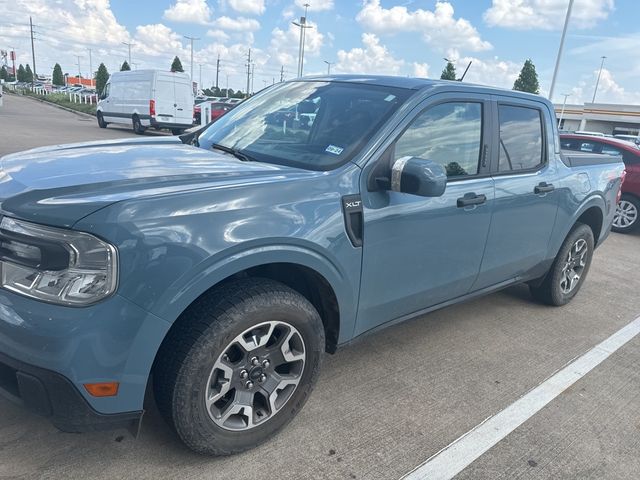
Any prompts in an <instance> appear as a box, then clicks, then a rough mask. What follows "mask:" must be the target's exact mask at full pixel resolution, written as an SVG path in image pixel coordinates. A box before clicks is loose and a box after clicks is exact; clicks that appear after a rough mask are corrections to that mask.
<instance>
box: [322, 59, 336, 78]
mask: <svg viewBox="0 0 640 480" xmlns="http://www.w3.org/2000/svg"><path fill="white" fill-rule="evenodd" d="M324 63H326V64H327V75H331V65H334V63H335V62H327V61H326V60H325V61H324Z"/></svg>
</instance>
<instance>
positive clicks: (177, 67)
mask: <svg viewBox="0 0 640 480" xmlns="http://www.w3.org/2000/svg"><path fill="white" fill-rule="evenodd" d="M171 71H172V72H184V68H182V62H181V61H180V59H179V58H178V56H177V55H176V56H175V58H174V59H173V62H171Z"/></svg>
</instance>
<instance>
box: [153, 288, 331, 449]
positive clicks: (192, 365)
mask: <svg viewBox="0 0 640 480" xmlns="http://www.w3.org/2000/svg"><path fill="white" fill-rule="evenodd" d="M281 321H284V322H287V324H288V325H290V326H293V327H294V329H297V330H296V331H297V332H299V334H300V336H301V337H302V339H303V341H304V344H303V347H304V354H305V355H304V368H303V369H302V371H301V372H300V373H299V379H300V380H299V383H298V384H297V386H296V387H295V389H294V390H293V392H292V393H290V394H289V396H288V397H287V398H286V399H285V400H284V402H283V403H282V405H281V406H280V407H279V408H280V409H279V410H277V411H276V412H275V413H273V414H271V413H270V414H268V415H267V418H268V419H267V420H264V421H262V423H257V424H256V425H254V426H252V427H251V428H249V429H246V430H240V431H237V430H236V431H233V430H229V429H225V428H224V425H223V426H221V425H219V424H218V423H216V422H215V421H214V420H213V417H212V416H211V412H210V411H209V410H208V408H207V406H206V401H205V395H209V392H210V389H211V388H212V387H211V385H212V378H213V377H212V375H213V372H215V368H214V367H215V365H218V364H219V362H220V361H221V359H222V358H223V357H224V354H225V353H227V352H229V351H230V350H229V348H230V345H234V341H235V340H234V339H237V338H238V336H241V335H243V332H247V331H249V330H250V329H251V328H252V327H255V328H259V326H260V325H261V324H263V322H273V323H278V322H281ZM250 331H251V333H253V332H255V330H250ZM246 338H254V337H251V336H249V337H246ZM286 342H287V341H286V340H285V343H286ZM324 347H325V343H324V328H323V325H322V320H321V319H320V316H319V314H318V312H317V311H316V309H315V308H314V307H313V305H311V303H310V302H309V301H308V300H307V299H306V298H304V297H303V296H302V295H300V294H299V293H297V292H295V291H294V290H292V289H290V288H289V287H287V286H286V285H283V284H281V283H279V282H276V281H273V280H268V279H261V278H247V279H242V280H237V281H233V282H229V283H227V284H226V285H223V286H221V287H220V288H217V289H214V290H212V291H211V292H209V293H207V294H205V295H203V296H202V297H201V298H200V299H198V300H197V301H196V302H195V303H194V304H193V305H191V306H190V307H189V308H188V309H187V310H186V311H185V312H184V313H183V314H182V316H181V317H180V318H179V319H178V320H177V321H176V324H175V325H174V327H173V328H172V329H171V331H170V333H169V335H168V336H167V339H166V340H165V341H164V342H163V345H162V347H161V348H160V351H159V352H158V356H157V360H156V364H155V366H154V374H153V375H154V382H153V385H154V393H155V398H156V402H157V405H158V408H159V410H160V412H161V414H162V415H163V417H164V418H165V420H166V421H167V422H168V423H169V424H170V425H171V426H172V427H173V429H174V430H175V432H176V433H177V435H178V436H179V437H180V439H181V440H182V441H183V442H184V443H185V444H186V445H187V446H188V447H189V448H190V449H192V450H194V451H195V452H198V453H202V454H208V455H230V454H234V453H239V452H242V451H245V450H248V449H250V448H253V447H255V446H256V445H259V444H260V443H262V442H265V441H266V440H268V439H269V438H271V437H272V436H273V435H275V434H276V433H277V432H278V431H279V430H280V429H282V428H283V427H284V426H285V425H286V424H287V423H289V421H291V420H292V419H293V417H294V416H295V415H296V414H297V413H298V412H299V411H300V409H301V408H302V407H303V405H304V404H305V402H306V401H307V399H308V397H309V395H310V393H311V391H312V390H313V387H314V385H315V383H316V380H317V377H318V374H319V371H320V366H321V362H322V356H323V351H324ZM265 348H266V347H265ZM270 348H276V349H277V350H278V351H279V350H280V349H281V348H283V347H279V341H278V343H277V344H276V346H275V347H273V346H272V347H270ZM255 351H256V350H252V351H251V352H250V353H249V355H253V353H252V352H255ZM261 358H268V357H261ZM226 359H227V360H229V357H226ZM254 359H255V358H252V360H254ZM243 361H244V360H238V362H239V363H242V362H243ZM273 363H274V369H275V363H276V361H275V359H274V361H273ZM253 365H256V363H253ZM263 365H264V364H263ZM234 368H236V367H234ZM235 371H236V370H234V372H235ZM245 373H246V371H245ZM253 373H254V372H253V370H252V371H251V373H250V378H254V377H253ZM265 373H267V369H266V367H265ZM273 377H274V378H275V374H274V375H273ZM240 378H245V379H246V378H247V377H246V376H244V377H242V376H241V377H240ZM237 381H238V380H236V376H235V373H234V374H233V376H231V377H230V378H229V381H228V382H226V381H225V383H228V384H233V382H237ZM239 381H240V382H244V381H245V380H239ZM276 383H277V380H276ZM266 384H267V382H266V381H265V384H264V386H265V388H266ZM228 388H230V387H228ZM247 388H248V387H247ZM256 388H257V389H258V390H260V388H261V387H260V386H258V385H257V384H256ZM241 389H242V388H241V387H236V390H238V391H239V390H241ZM238 391H235V392H234V393H233V395H232V397H233V398H236V396H237V395H238V394H239V392H238ZM230 392H231V390H230ZM255 398H257V397H256V396H253V397H252V402H253V401H254V400H255ZM263 398H264V397H263ZM243 404H244V403H243ZM252 407H254V410H255V411H256V412H257V415H258V416H261V413H260V411H259V409H258V408H257V407H256V404H254V403H252ZM267 408H269V407H267ZM252 411H253V410H252ZM254 418H257V417H254ZM245 428H246V427H245Z"/></svg>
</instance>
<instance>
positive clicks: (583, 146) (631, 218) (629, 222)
mask: <svg viewBox="0 0 640 480" xmlns="http://www.w3.org/2000/svg"><path fill="white" fill-rule="evenodd" d="M560 145H561V146H562V149H563V150H577V151H581V152H590V153H602V154H605V155H621V156H622V160H623V161H624V164H625V167H626V168H625V170H626V171H627V176H626V177H625V179H624V183H623V184H622V197H621V198H620V201H619V202H618V208H617V210H616V215H615V217H614V219H613V228H612V229H613V231H614V232H619V233H627V232H631V231H633V230H635V229H636V228H638V227H640V219H639V218H638V217H639V216H640V146H638V145H636V144H635V143H633V142H627V141H625V140H620V139H617V138H613V137H595V136H591V135H576V134H561V135H560Z"/></svg>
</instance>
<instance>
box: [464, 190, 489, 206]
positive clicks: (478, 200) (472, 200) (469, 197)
mask: <svg viewBox="0 0 640 480" xmlns="http://www.w3.org/2000/svg"><path fill="white" fill-rule="evenodd" d="M486 201H487V196H486V195H476V194H475V193H473V192H471V193H465V194H464V197H460V198H459V199H458V208H464V207H471V206H473V205H482V204H483V203H485V202H486Z"/></svg>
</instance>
